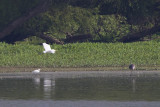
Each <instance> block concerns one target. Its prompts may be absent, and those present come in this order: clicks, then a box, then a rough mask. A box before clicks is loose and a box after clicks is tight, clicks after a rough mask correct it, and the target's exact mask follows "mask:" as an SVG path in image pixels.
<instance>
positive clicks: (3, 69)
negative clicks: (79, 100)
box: [0, 66, 160, 73]
mask: <svg viewBox="0 0 160 107" xmlns="http://www.w3.org/2000/svg"><path fill="white" fill-rule="evenodd" d="M35 69H41V72H58V71H64V72H67V71H77V72H78V71H127V70H129V68H128V67H127V66H121V67H120V66H119V67H117V66H116V67H115V66H109V67H56V68H54V67H0V73H6V72H32V71H33V70H35ZM136 70H142V71H144V70H145V71H151V70H156V71H158V70H160V66H138V67H136Z"/></svg>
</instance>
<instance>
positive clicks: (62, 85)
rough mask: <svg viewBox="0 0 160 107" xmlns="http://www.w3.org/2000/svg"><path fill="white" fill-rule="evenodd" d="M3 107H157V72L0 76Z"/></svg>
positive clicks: (159, 95)
mask: <svg viewBox="0 0 160 107" xmlns="http://www.w3.org/2000/svg"><path fill="white" fill-rule="evenodd" d="M0 105H1V106H2V107H51V106H54V107H151V106H152V107H153V106H154V107H159V106H160V72H157V71H152V72H151V71H136V72H130V71H111V72H109V71H107V72H105V71H102V72H100V71H97V72H95V71H92V72H83V71H82V72H42V73H39V74H32V73H26V72H22V73H1V74H0Z"/></svg>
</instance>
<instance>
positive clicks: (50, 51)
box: [43, 43, 56, 54]
mask: <svg viewBox="0 0 160 107" xmlns="http://www.w3.org/2000/svg"><path fill="white" fill-rule="evenodd" d="M43 47H44V50H45V51H43V53H52V54H54V53H55V51H56V50H54V49H51V47H50V45H49V44H46V43H43Z"/></svg>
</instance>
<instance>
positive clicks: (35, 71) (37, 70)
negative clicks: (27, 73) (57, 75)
mask: <svg viewBox="0 0 160 107" xmlns="http://www.w3.org/2000/svg"><path fill="white" fill-rule="evenodd" d="M39 72H40V69H36V70H34V71H32V73H39Z"/></svg>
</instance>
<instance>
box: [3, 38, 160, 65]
mask: <svg viewBox="0 0 160 107" xmlns="http://www.w3.org/2000/svg"><path fill="white" fill-rule="evenodd" d="M159 46H160V43H159V42H156V41H148V42H135V43H74V44H65V45H56V44H53V45H51V47H52V48H54V49H56V50H57V51H56V53H55V54H43V50H44V49H43V46H42V45H31V44H15V45H11V44H6V43H0V60H1V61H0V66H1V67H109V66H126V65H127V66H128V65H129V64H131V63H134V64H136V65H139V66H158V65H160V48H159Z"/></svg>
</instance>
